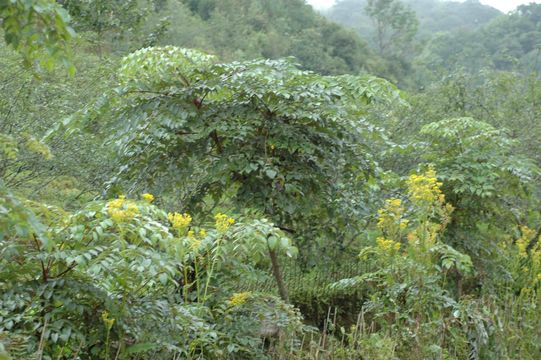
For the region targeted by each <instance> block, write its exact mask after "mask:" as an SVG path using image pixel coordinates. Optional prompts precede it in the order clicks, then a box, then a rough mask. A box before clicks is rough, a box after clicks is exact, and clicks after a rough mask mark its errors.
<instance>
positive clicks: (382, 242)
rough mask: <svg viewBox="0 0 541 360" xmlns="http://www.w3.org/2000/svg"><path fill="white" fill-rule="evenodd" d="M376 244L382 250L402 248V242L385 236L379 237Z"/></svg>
mask: <svg viewBox="0 0 541 360" xmlns="http://www.w3.org/2000/svg"><path fill="white" fill-rule="evenodd" d="M376 244H377V246H378V248H379V249H380V250H382V251H389V250H396V251H398V250H400V246H401V244H400V243H399V242H397V241H394V240H387V239H385V238H384V237H381V236H380V237H378V238H377V239H376Z"/></svg>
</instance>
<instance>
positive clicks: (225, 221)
mask: <svg viewBox="0 0 541 360" xmlns="http://www.w3.org/2000/svg"><path fill="white" fill-rule="evenodd" d="M214 220H215V222H216V230H218V232H221V233H224V232H226V231H227V230H228V229H229V227H230V226H231V225H233V224H234V223H235V219H233V218H230V217H229V216H227V215H225V214H222V213H218V214H216V215H215V216H214Z"/></svg>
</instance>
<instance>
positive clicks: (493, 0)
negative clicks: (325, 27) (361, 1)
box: [306, 0, 541, 12]
mask: <svg viewBox="0 0 541 360" xmlns="http://www.w3.org/2000/svg"><path fill="white" fill-rule="evenodd" d="M306 1H307V2H308V3H309V4H312V5H313V6H314V7H319V8H327V7H330V6H331V5H332V4H334V3H335V2H336V0H306ZM480 1H481V3H483V4H486V5H490V6H493V7H495V8H497V9H500V10H501V11H503V12H507V11H511V10H513V9H515V8H516V7H517V6H518V5H520V4H528V3H532V2H533V3H541V1H535V0H480Z"/></svg>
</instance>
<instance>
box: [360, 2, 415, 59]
mask: <svg viewBox="0 0 541 360" xmlns="http://www.w3.org/2000/svg"><path fill="white" fill-rule="evenodd" d="M365 11H366V13H367V14H368V16H370V18H371V19H372V21H373V22H374V26H375V28H376V43H377V46H378V50H379V52H380V54H381V55H389V54H392V53H401V52H402V51H403V50H404V48H405V47H407V46H409V45H410V44H411V42H412V41H413V38H414V37H415V34H416V33H417V28H418V26H419V21H418V20H417V17H416V15H415V12H414V11H413V10H412V9H411V8H409V7H408V6H406V5H404V4H403V3H402V2H400V1H399V0H368V2H367V4H366V8H365Z"/></svg>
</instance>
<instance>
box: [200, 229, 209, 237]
mask: <svg viewBox="0 0 541 360" xmlns="http://www.w3.org/2000/svg"><path fill="white" fill-rule="evenodd" d="M199 236H200V237H202V238H204V237H205V236H207V231H206V230H205V229H201V230H199Z"/></svg>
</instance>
